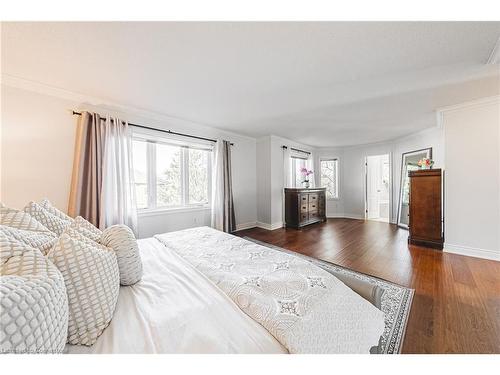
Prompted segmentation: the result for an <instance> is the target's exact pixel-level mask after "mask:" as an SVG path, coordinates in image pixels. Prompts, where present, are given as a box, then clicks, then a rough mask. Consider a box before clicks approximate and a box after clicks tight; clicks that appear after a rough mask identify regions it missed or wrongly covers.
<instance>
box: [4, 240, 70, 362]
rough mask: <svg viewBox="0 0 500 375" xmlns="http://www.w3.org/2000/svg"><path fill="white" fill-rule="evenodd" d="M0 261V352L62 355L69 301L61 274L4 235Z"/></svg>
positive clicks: (30, 248)
mask: <svg viewBox="0 0 500 375" xmlns="http://www.w3.org/2000/svg"><path fill="white" fill-rule="evenodd" d="M0 260H1V261H0V275H1V276H0V280H1V282H0V305H1V309H0V352H2V353H60V352H62V351H63V349H64V346H65V344H66V338H67V329H68V298H67V294H66V287H65V285H64V279H63V277H62V275H61V273H60V272H59V271H58V270H57V268H56V267H55V266H54V265H53V264H52V263H51V262H50V261H49V260H48V259H46V258H45V257H44V256H43V255H42V253H41V252H40V251H38V250H37V249H34V248H32V247H29V246H27V245H25V244H23V243H20V242H18V241H16V240H14V239H12V238H9V237H7V236H6V235H5V234H4V233H0Z"/></svg>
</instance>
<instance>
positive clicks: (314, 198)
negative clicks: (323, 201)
mask: <svg viewBox="0 0 500 375" xmlns="http://www.w3.org/2000/svg"><path fill="white" fill-rule="evenodd" d="M318 197H319V196H318V193H309V203H318Z"/></svg>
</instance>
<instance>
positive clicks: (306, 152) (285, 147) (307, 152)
mask: <svg viewBox="0 0 500 375" xmlns="http://www.w3.org/2000/svg"><path fill="white" fill-rule="evenodd" d="M281 147H282V148H283V150H286V149H287V148H288V146H281ZM290 150H293V151H297V152H302V153H303V154H307V155H311V153H310V152H309V151H304V150H299V149H298V148H293V147H290Z"/></svg>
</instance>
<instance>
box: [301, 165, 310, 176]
mask: <svg viewBox="0 0 500 375" xmlns="http://www.w3.org/2000/svg"><path fill="white" fill-rule="evenodd" d="M300 173H301V174H302V175H304V177H307V176H309V175H311V174H313V171H310V170H308V169H307V168H305V167H302V168H300Z"/></svg>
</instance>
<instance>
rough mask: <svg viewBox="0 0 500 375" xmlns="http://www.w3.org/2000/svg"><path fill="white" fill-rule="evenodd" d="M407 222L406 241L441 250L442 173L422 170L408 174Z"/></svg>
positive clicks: (437, 170)
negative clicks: (407, 234) (408, 204)
mask: <svg viewBox="0 0 500 375" xmlns="http://www.w3.org/2000/svg"><path fill="white" fill-rule="evenodd" d="M409 176H410V221H409V231H410V234H409V237H408V242H409V243H410V244H412V245H418V246H425V247H432V248H435V249H443V243H444V233H443V215H442V172H441V169H424V170H418V171H411V172H409Z"/></svg>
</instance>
